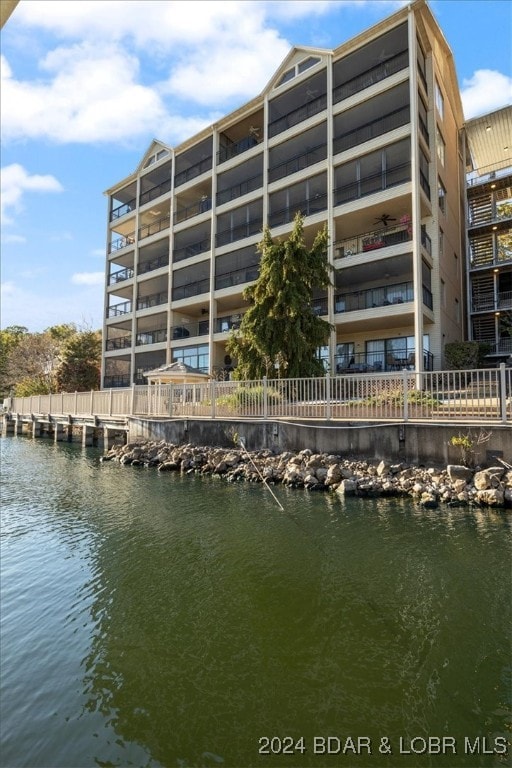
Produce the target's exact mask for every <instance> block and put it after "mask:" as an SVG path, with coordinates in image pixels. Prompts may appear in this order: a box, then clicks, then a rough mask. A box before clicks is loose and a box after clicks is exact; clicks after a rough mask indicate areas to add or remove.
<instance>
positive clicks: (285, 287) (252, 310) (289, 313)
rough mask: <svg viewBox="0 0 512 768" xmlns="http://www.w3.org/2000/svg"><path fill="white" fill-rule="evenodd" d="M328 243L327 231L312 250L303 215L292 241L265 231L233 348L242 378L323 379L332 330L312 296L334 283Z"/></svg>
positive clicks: (229, 348) (297, 219)
mask: <svg viewBox="0 0 512 768" xmlns="http://www.w3.org/2000/svg"><path fill="white" fill-rule="evenodd" d="M327 244H328V233H327V228H326V227H324V228H323V229H322V230H320V231H319V232H318V233H317V235H316V237H315V240H314V242H313V245H312V247H311V248H308V247H307V246H306V243H305V240H304V227H303V217H302V215H301V214H300V213H297V215H296V216H295V222H294V227H293V231H292V233H291V234H290V237H289V238H288V240H285V241H281V240H277V241H273V240H272V236H271V234H270V230H269V228H268V227H266V228H265V230H264V233H263V239H262V241H261V243H260V244H259V245H258V250H259V251H260V253H261V260H260V271H259V276H258V279H257V281H256V282H255V283H254V284H253V285H251V286H249V287H248V288H246V289H245V291H244V298H246V299H248V300H249V301H250V307H249V309H248V310H247V312H246V313H245V315H244V317H243V319H242V322H241V324H240V329H239V330H238V331H235V332H234V333H233V335H232V336H231V338H230V339H229V341H228V344H227V351H228V352H229V354H230V355H232V356H233V357H235V358H236V360H237V367H236V369H235V373H234V375H235V377H236V378H237V379H259V378H261V377H262V376H264V375H270V376H273V375H275V373H276V368H277V374H278V376H280V377H286V378H295V377H302V376H321V375H323V373H324V368H323V365H322V363H321V361H320V360H319V359H318V358H317V356H316V355H317V350H318V348H319V347H321V346H324V345H325V344H326V343H327V342H328V339H329V333H330V330H331V326H330V325H329V323H327V322H326V321H325V320H322V318H320V317H317V316H316V315H315V313H314V312H313V309H312V298H313V291H314V290H315V289H317V288H325V287H326V286H328V285H329V284H330V276H329V264H328V261H327Z"/></svg>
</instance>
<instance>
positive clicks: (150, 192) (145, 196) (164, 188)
mask: <svg viewBox="0 0 512 768" xmlns="http://www.w3.org/2000/svg"><path fill="white" fill-rule="evenodd" d="M171 188H172V179H166V181H163V182H162V183H161V184H155V186H154V187H151V189H147V190H146V191H145V192H142V193H141V195H140V197H139V205H146V203H151V202H152V201H153V200H156V198H157V197H161V195H165V194H167V192H170V191H171Z"/></svg>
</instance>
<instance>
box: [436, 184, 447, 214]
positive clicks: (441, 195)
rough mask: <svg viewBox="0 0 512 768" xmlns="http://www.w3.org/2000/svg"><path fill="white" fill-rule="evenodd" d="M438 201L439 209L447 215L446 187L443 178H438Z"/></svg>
mask: <svg viewBox="0 0 512 768" xmlns="http://www.w3.org/2000/svg"><path fill="white" fill-rule="evenodd" d="M437 201H438V203H439V210H440V211H442V213H444V214H445V216H446V189H445V186H444V184H443V182H442V181H441V179H438V180H437Z"/></svg>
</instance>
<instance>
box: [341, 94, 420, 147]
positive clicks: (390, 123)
mask: <svg viewBox="0 0 512 768" xmlns="http://www.w3.org/2000/svg"><path fill="white" fill-rule="evenodd" d="M388 108H389V107H388ZM409 121H410V109H409V105H406V106H405V107H401V108H400V109H395V110H394V111H393V112H389V114H387V115H384V117H379V118H378V119H377V120H372V121H371V122H368V123H366V124H365V125H361V126H359V127H358V128H354V129H353V130H351V131H347V133H340V134H339V135H338V136H335V138H334V143H333V146H334V154H337V153H338V152H344V151H345V150H347V149H351V147H355V146H357V145H358V144H363V143H364V142H365V141H370V139H375V138H376V137H377V136H382V135H383V134H385V133H388V132H389V131H393V130H395V128H400V127H401V126H402V125H407V124H408V123H409Z"/></svg>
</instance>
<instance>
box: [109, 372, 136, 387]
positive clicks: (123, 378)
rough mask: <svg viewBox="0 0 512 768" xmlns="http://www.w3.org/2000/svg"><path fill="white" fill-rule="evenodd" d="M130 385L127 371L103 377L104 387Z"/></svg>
mask: <svg viewBox="0 0 512 768" xmlns="http://www.w3.org/2000/svg"><path fill="white" fill-rule="evenodd" d="M130 385H131V381H130V375H129V374H128V373H125V374H117V375H115V376H104V377H103V388H104V389H114V388H115V387H129V386H130Z"/></svg>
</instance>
